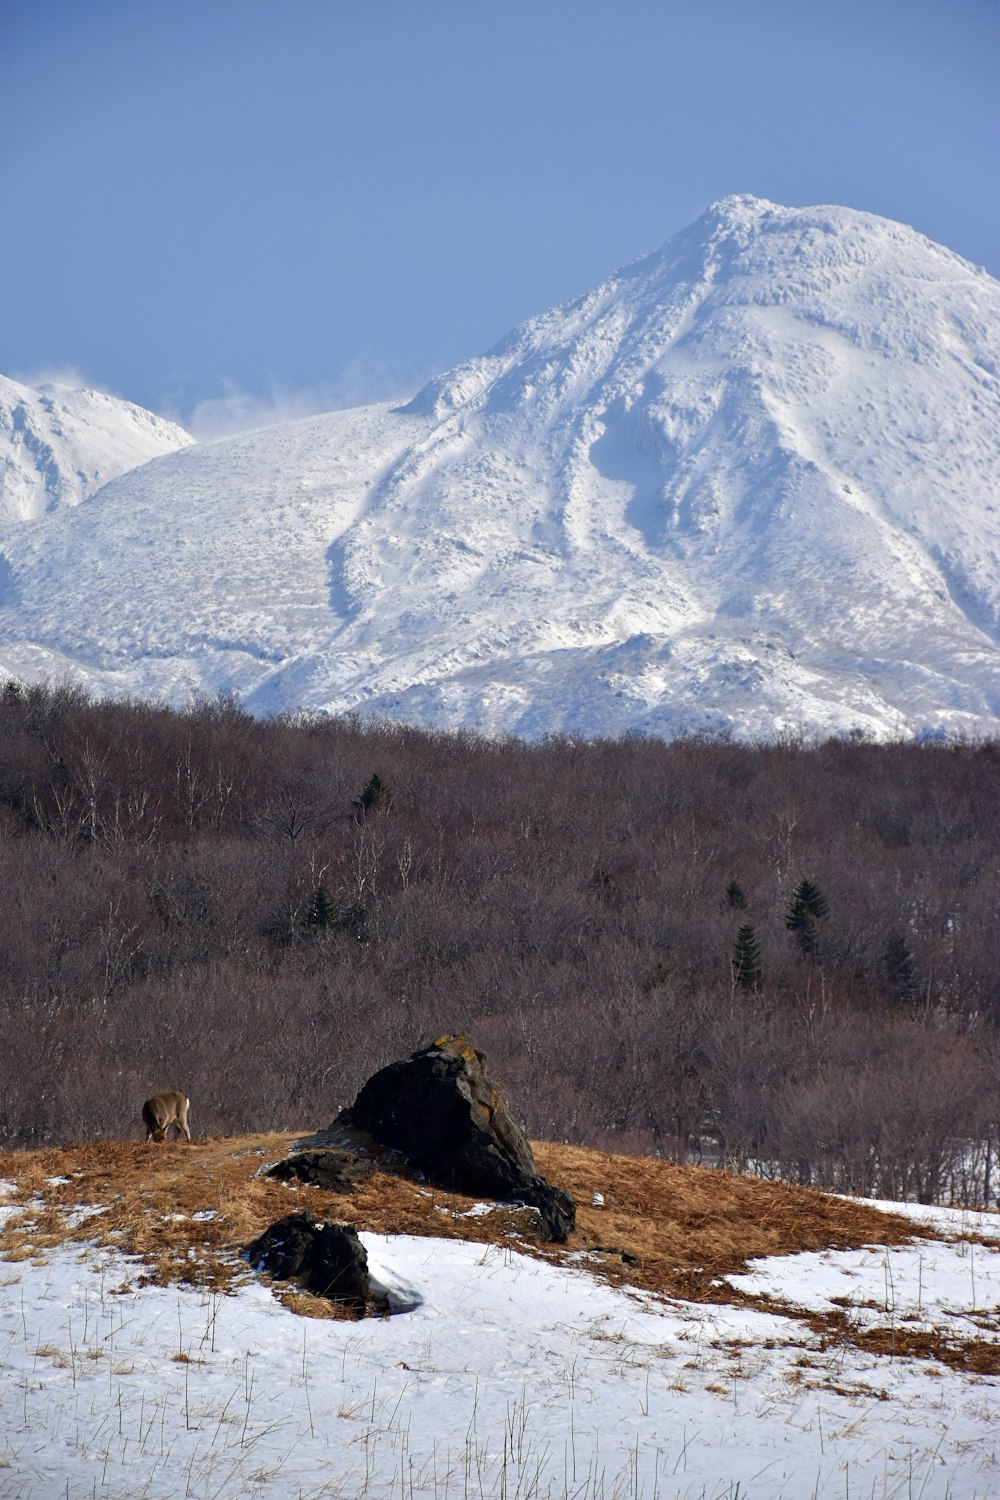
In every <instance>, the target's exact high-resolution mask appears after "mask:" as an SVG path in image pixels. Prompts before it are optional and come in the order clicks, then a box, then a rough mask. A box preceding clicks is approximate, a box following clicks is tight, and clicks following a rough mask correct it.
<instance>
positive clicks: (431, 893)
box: [0, 684, 1000, 1202]
mask: <svg viewBox="0 0 1000 1500" xmlns="http://www.w3.org/2000/svg"><path fill="white" fill-rule="evenodd" d="M998 809H1000V744H997V743H995V742H989V743H982V744H963V745H952V746H941V745H928V746H919V745H886V746H878V745H872V744H864V743H861V744H855V743H844V742H840V741H830V742H827V743H823V744H819V745H808V744H804V743H796V742H792V741H789V742H785V743H780V744H774V745H766V746H758V747H746V746H740V745H737V744H731V743H726V742H720V741H715V740H713V741H706V740H684V741H679V742H675V743H672V744H665V743H663V742H661V741H658V740H647V739H625V740H622V741H618V742H611V741H598V742H582V741H581V742H576V741H573V740H563V739H560V740H551V741H547V742H545V743H543V744H541V745H535V746H528V745H525V744H523V743H521V742H519V741H516V740H502V741H493V740H482V739H477V738H475V737H472V736H468V735H464V734H449V735H445V734H434V733H427V732H422V731H417V730H413V729H408V728H401V727H399V726H394V725H388V724H380V725H371V724H363V723H359V722H356V721H354V720H351V719H340V720H321V721H301V720H276V721H270V722H261V721H257V720H254V719H252V718H250V717H248V716H247V715H246V714H244V713H243V712H242V711H241V710H240V709H239V707H238V706H237V705H235V704H233V703H231V702H228V701H225V700H220V701H216V702H211V703H202V704H198V705H197V706H195V707H193V708H191V709H190V710H189V711H187V712H184V713H175V712H171V711H168V710H165V709H162V708H159V707H154V706H150V705H147V704H142V703H128V704H121V703H118V704H113V703H93V702H91V701H89V700H88V699H87V698H86V696H85V695H83V694H81V693H79V692H78V691H76V690H74V689H71V688H67V687H58V688H50V689H41V688H31V689H21V688H18V687H16V686H14V685H13V684H10V685H8V687H7V688H6V689H5V690H3V691H2V692H0V858H2V862H3V874H2V880H3V907H2V912H0V1007H2V1016H0V1024H2V1028H3V1047H2V1049H0V1145H2V1146H4V1147H7V1148H10V1147H14V1146H34V1145H41V1144H46V1143H55V1142H65V1141H70V1140H82V1139H86V1138H92V1137H95V1136H110V1137H121V1136H123V1135H129V1136H135V1137H136V1138H137V1139H138V1138H139V1137H140V1136H141V1123H140V1120H139V1106H140V1104H141V1102H142V1100H143V1099H144V1098H145V1097H146V1096H147V1095H148V1094H150V1093H153V1092H155V1091H157V1090H159V1089H164V1088H180V1089H183V1090H184V1091H185V1092H187V1093H189V1094H190V1095H191V1099H192V1110H191V1118H192V1124H193V1126H194V1128H195V1131H196V1132H198V1133H206V1132H207V1133H216V1132H230V1131H243V1130H250V1129H255V1128H264V1127H273V1128H281V1127H288V1128H295V1127H297V1126H300V1125H301V1126H317V1125H321V1124H325V1123H327V1122H328V1121H329V1120H330V1119H332V1117H333V1115H334V1114H335V1112H336V1110H337V1108H338V1107H339V1106H340V1105H342V1104H346V1103H349V1102H350V1101H351V1100H352V1099H353V1097H354V1094H355V1092H356V1091H357V1088H358V1087H359V1086H360V1084H361V1083H362V1082H363V1081H364V1079H365V1078H366V1077H367V1076H368V1075H369V1074H370V1073H371V1072H372V1071H373V1070H374V1069H375V1068H376V1067H378V1066H380V1065H381V1064H383V1063H384V1062H387V1061H389V1060H391V1059H393V1058H396V1057H400V1056H403V1055H405V1054H406V1053H407V1052H409V1051H410V1050H412V1049H413V1048H414V1047H415V1046H417V1045H419V1044H420V1043H421V1042H423V1041H426V1040H428V1039H430V1038H432V1037H433V1036H435V1035H437V1034H439V1033H441V1032H444V1031H464V1032H465V1033H466V1034H467V1035H468V1036H469V1037H470V1039H471V1040H472V1041H473V1042H474V1043H475V1045H477V1046H478V1047H480V1048H482V1049H484V1050H485V1051H486V1052H487V1053H488V1054H489V1058H490V1064H491V1070H492V1071H493V1072H494V1073H495V1074H496V1075H497V1076H498V1077H500V1078H501V1079H502V1080H503V1081H504V1082H505V1083H506V1084H507V1086H508V1088H509V1091H510V1093H511V1096H512V1099H513V1101H514V1104H515V1108H516V1110H517V1111H519V1112H520V1114H521V1116H522V1118H523V1121H524V1123H525V1124H526V1126H527V1128H528V1130H529V1132H530V1133H531V1134H532V1135H534V1136H537V1137H545V1138H550V1139H554V1140H566V1141H571V1142H578V1143H583V1144H589V1145H596V1146H600V1147H604V1148H608V1149H618V1150H624V1151H636V1152H652V1151H659V1152H661V1153H663V1154H664V1155H668V1156H671V1157H678V1158H681V1159H707V1160H714V1161H724V1162H725V1163H727V1164H729V1165H732V1166H734V1167H736V1168H738V1169H740V1170H747V1169H750V1170H756V1171H760V1172H764V1173H771V1174H774V1175H780V1176H782V1177H785V1178H788V1179H792V1180H795V1181H802V1182H812V1183H815V1184H818V1185H821V1186H837V1187H840V1188H843V1189H846V1190H850V1191H856V1192H862V1193H874V1194H876V1195H879V1196H884V1197H892V1196H899V1197H904V1196H905V1197H913V1198H920V1199H923V1200H926V1201H930V1200H934V1199H942V1200H944V1201H968V1202H974V1201H979V1202H981V1201H984V1199H985V1198H987V1197H990V1198H991V1199H995V1182H996V1175H997V1174H996V1153H997V1149H998V1136H1000V1124H998V1112H1000V942H998V938H997V919H998V896H1000V882H998V867H1000V816H998Z"/></svg>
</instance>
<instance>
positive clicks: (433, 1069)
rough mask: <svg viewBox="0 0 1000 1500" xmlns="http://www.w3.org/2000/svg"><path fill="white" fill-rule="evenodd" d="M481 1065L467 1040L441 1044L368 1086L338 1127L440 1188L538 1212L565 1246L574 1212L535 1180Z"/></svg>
mask: <svg viewBox="0 0 1000 1500" xmlns="http://www.w3.org/2000/svg"><path fill="white" fill-rule="evenodd" d="M485 1062H486V1059H485V1058H484V1056H483V1054H482V1053H481V1052H477V1051H476V1050H475V1049H474V1048H473V1047H470V1046H469V1044H468V1042H467V1041H466V1040H465V1038H464V1037H460V1036H458V1037H456V1036H444V1037H439V1038H438V1040H437V1041H436V1042H434V1043H433V1044H432V1045H431V1046H430V1047H425V1048H423V1049H422V1051H420V1052H414V1054H413V1056H412V1057H411V1058H410V1059H409V1060H408V1061H407V1062H397V1063H391V1064H390V1065H389V1067H387V1068H382V1069H381V1070H380V1071H379V1072H378V1073H375V1074H374V1075H373V1076H372V1077H371V1078H369V1080H368V1082H367V1083H366V1084H365V1086H364V1087H363V1088H362V1090H361V1092H360V1094H359V1095H358V1097H357V1099H355V1101H354V1104H353V1105H352V1106H351V1108H350V1109H349V1110H344V1111H342V1113H341V1114H340V1116H339V1117H338V1120H337V1122H336V1123H337V1124H338V1125H339V1126H354V1127H360V1128H361V1129H362V1130H367V1131H368V1132H369V1133H370V1134H371V1135H372V1136H374V1137H375V1139H376V1140H377V1141H378V1142H379V1143H380V1144H381V1145H383V1146H388V1147H391V1148H392V1149H393V1150H394V1151H400V1152H402V1154H403V1155H404V1156H405V1157H406V1158H407V1159H408V1160H409V1162H410V1163H411V1165H412V1166H414V1167H417V1168H418V1169H419V1170H420V1171H422V1172H424V1173H425V1174H426V1175H427V1177H428V1178H429V1179H430V1180H431V1181H432V1182H436V1183H438V1184H439V1185H440V1186H442V1187H448V1188H455V1189H457V1190H458V1191H460V1192H466V1193H482V1194H483V1195H484V1196H487V1197H490V1198H499V1199H505V1200H510V1199H514V1200H518V1201H520V1202H522V1203H527V1204H529V1205H531V1206H532V1207H533V1208H537V1210H538V1212H539V1214H540V1216H541V1220H542V1226H543V1230H544V1234H545V1237H546V1238H547V1239H550V1240H565V1239H566V1237H567V1235H568V1234H569V1233H570V1232H571V1230H572V1229H573V1227H574V1225H575V1223H576V1204H575V1202H574V1201H573V1198H572V1196H571V1194H569V1193H567V1192H565V1191H564V1190H563V1189H562V1188H558V1187H553V1185H552V1184H551V1183H550V1182H546V1180H545V1178H544V1177H541V1176H539V1173H538V1169H537V1167H536V1166H535V1159H534V1157H533V1156H532V1154H531V1147H530V1146H529V1144H528V1141H527V1138H526V1136H525V1134H524V1132H523V1131H522V1130H521V1129H519V1127H518V1126H517V1125H515V1123H514V1121H513V1120H512V1119H511V1117H510V1114H509V1113H508V1111H507V1107H506V1105H505V1103H504V1101H503V1099H502V1098H501V1096H500V1093H499V1090H498V1089H497V1087H496V1085H495V1084H493V1083H492V1082H491V1081H490V1079H489V1078H488V1077H487V1076H486V1067H485Z"/></svg>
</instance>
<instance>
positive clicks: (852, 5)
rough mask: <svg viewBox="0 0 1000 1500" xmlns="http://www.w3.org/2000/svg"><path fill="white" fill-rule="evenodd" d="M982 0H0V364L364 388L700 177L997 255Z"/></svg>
mask: <svg viewBox="0 0 1000 1500" xmlns="http://www.w3.org/2000/svg"><path fill="white" fill-rule="evenodd" d="M998 44H1000V5H998V4H997V0H947V3H945V0H936V3H925V0H838V3H836V4H827V3H822V4H819V3H812V0H794V3H785V0H754V3H749V0H739V3H736V0H700V3H697V4H695V3H686V4H676V3H673V0H615V3H612V0H606V3H593V0H494V3H491V0H351V3H343V0H280V3H279V0H191V3H189V0H160V3H158V4H153V3H145V0H77V3H68V0H3V4H2V5H0V150H2V160H3V163H4V172H3V186H2V199H0V202H2V203H3V209H2V219H3V232H2V234H0V371H3V373H6V374H14V375H17V376H18V377H20V378H25V377H39V376H40V375H42V374H44V373H45V372H52V371H66V370H73V371H77V372H79V374H80V375H81V376H82V377H83V378H84V379H86V380H87V381H88V382H91V383H94V384H97V385H101V386H104V387H106V388H108V389H111V390H114V391H115V392H116V393H118V394H120V395H124V396H127V397H129V398H130V399H132V400H135V401H138V402H140V403H141V404H143V405H146V406H150V407H152V408H154V409H156V410H161V411H167V412H168V413H170V414H172V415H175V416H177V417H179V418H180V419H181V420H184V421H189V422H192V423H193V424H194V425H195V427H196V429H198V430H200V431H204V432H207V431H211V430H222V429H224V428H225V427H227V426H234V425H251V424H252V423H254V422H256V421H259V420H261V419H262V417H266V416H269V415H271V416H279V415H284V414H296V413H299V412H305V411H308V410H316V409H323V408H324V407H329V406H333V405H344V404H353V403H356V402H358V401H363V400H368V399H381V398H384V397H388V396H393V395H398V394H402V393H404V392H406V391H409V390H412V389H414V388H415V387H416V386H417V385H418V384H419V383H420V382H421V381H422V380H423V379H424V378H425V377H426V376H427V375H429V374H431V373H433V372H435V371H437V370H441V369H444V368H446V367H448V366H449V365H451V364H453V363H455V362H456V361H458V360H460V359H463V358H466V357H468V356H470V355H472V354H476V353H479V352H481V351H482V350H484V349H486V348H488V347H489V346H490V345H491V344H492V343H494V342H495V341H496V340H497V339H498V338H499V337H501V336H502V335H503V334H504V333H506V332H507V330H508V329H509V328H510V327H512V326H513V325H514V324H515V323H517V322H519V321H521V320H522V319H523V318H525V317H529V316H531V315H532V314H533V313H536V312H539V311H541V310H543V309H544V308H546V307H548V306H550V305H551V304H553V303H555V302H560V301H564V300H566V299H568V298H570V297H573V296H576V295H577V294H579V293H581V292H583V291H586V290H587V289H588V288H589V287H591V286H592V285H594V284H595V283H596V282H597V281H599V280H601V279H602V278H603V277H604V276H605V275H607V274H609V273H610V272H611V271H613V270H615V269H616V268H617V267H618V266H619V265H621V264H623V263H625V262H627V261H629V260H633V259H634V258H635V257H636V256H638V255H640V254H643V253H645V252H646V251H648V250H652V249H654V248H655V247H656V246H658V245H659V244H661V243H662V242H663V241H664V240H665V239H667V238H668V237H669V236H670V235H671V234H673V233H675V232H676V231H677V230H679V229H682V228H683V227H684V226H685V225H686V224H688V223H690V222H691V221H692V220H693V219H695V218H696V217H697V216H698V215H699V214H700V213H701V212H702V210H703V209H704V208H705V207H706V206H707V204H708V203H709V202H711V201H712V200H713V199H715V198H719V197H722V196H723V195H724V194H726V193H731V192H752V193H756V194H759V195H760V196H762V197H767V198H772V199H774V200H776V201H777V202H781V203H787V204H807V203H819V202H826V203H843V204H848V205H850V206H852V207H855V208H862V209H867V210H870V211H872V212H875V213H880V214H885V215H886V216H888V217H890V218H894V219H900V220H902V221H904V222H906V223H909V224H913V225H914V226H915V227H916V228H917V229H919V230H921V231H922V232H923V233H925V234H928V235H930V236H931V237H932V238H933V239H936V240H940V241H942V242H943V243H945V244H947V245H949V246H950V247H951V248H952V249H954V250H957V251H958V252H959V253H960V254H962V255H965V256H967V257H968V258H969V259H970V260H973V261H975V262H976V263H978V264H983V265H985V266H986V267H987V268H988V269H989V270H990V271H992V273H993V274H994V275H998V274H1000V216H998V201H1000V194H998V191H997V187H998V162H1000V128H998V111H997V105H996V103H995V95H996V77H997V73H998V62H1000V45H998Z"/></svg>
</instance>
